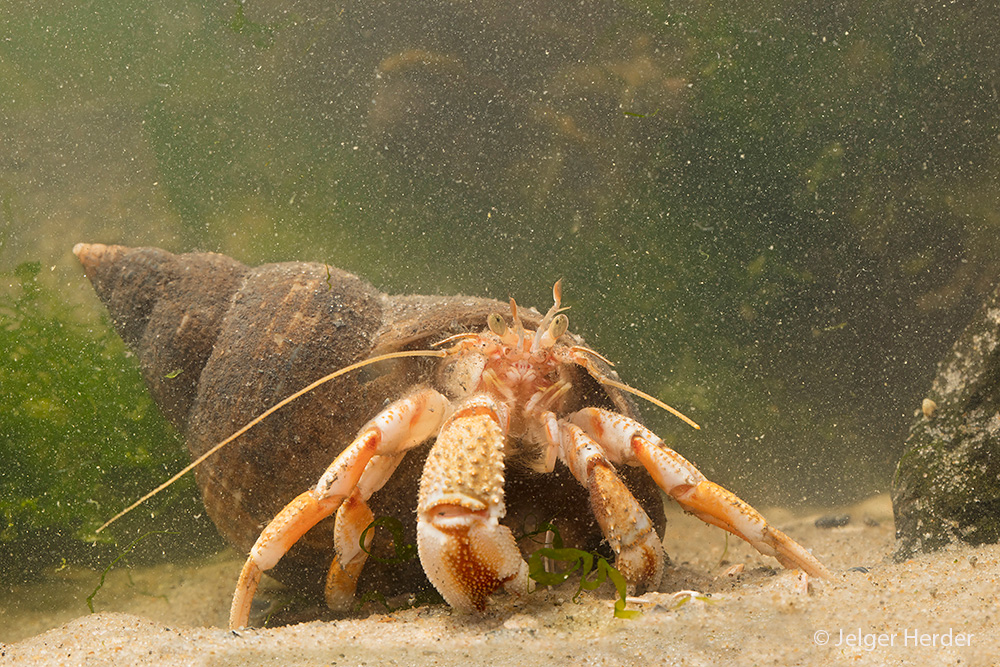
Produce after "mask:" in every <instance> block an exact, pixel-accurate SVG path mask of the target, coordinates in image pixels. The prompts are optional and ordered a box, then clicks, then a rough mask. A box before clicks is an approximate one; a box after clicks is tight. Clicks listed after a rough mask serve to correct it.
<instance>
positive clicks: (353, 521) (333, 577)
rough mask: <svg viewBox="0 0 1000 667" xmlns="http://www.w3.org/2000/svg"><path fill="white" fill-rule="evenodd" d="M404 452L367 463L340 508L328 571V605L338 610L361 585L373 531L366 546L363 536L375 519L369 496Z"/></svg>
mask: <svg viewBox="0 0 1000 667" xmlns="http://www.w3.org/2000/svg"><path fill="white" fill-rule="evenodd" d="M402 460H403V454H396V455H393V456H374V457H372V460H371V461H369V462H368V465H367V466H365V472H364V474H362V475H361V479H359V480H358V485H357V486H356V487H355V488H354V491H353V492H352V493H351V495H350V496H348V498H347V500H345V501H344V504H343V505H341V506H340V509H338V510H337V517H336V523H335V524H334V529H333V547H334V557H333V560H332V561H331V563H330V569H329V571H328V572H327V575H326V587H325V596H326V605H327V606H328V607H329V608H330V609H332V610H334V611H344V610H347V609H349V608H350V606H351V604H352V603H353V602H354V593H355V591H356V590H357V588H358V578H359V577H360V576H361V570H362V569H363V568H364V566H365V561H367V560H368V552H369V549H370V548H371V541H372V537H373V536H372V534H371V533H369V534H368V535H366V536H365V544H364V547H362V546H361V536H362V535H363V534H364V532H365V530H366V529H367V528H368V526H370V525H371V524H372V522H373V521H374V520H375V515H374V514H372V511H371V509H369V507H368V503H367V500H368V499H369V498H371V497H372V494H373V493H375V492H376V491H378V490H379V489H381V488H382V487H383V486H384V485H385V483H386V482H387V481H388V480H389V477H390V476H391V475H392V473H393V472H395V470H396V467H397V466H398V465H399V464H400V462H402Z"/></svg>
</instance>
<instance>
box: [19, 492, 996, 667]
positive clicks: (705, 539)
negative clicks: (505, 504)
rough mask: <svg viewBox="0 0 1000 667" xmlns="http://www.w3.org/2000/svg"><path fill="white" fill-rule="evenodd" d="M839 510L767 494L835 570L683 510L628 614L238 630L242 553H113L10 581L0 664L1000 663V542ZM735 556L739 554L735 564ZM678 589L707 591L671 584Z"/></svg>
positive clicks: (884, 512)
mask: <svg viewBox="0 0 1000 667" xmlns="http://www.w3.org/2000/svg"><path fill="white" fill-rule="evenodd" d="M836 513H837V514H849V515H850V516H851V520H850V522H849V523H847V525H845V526H842V527H837V528H828V529H821V528H817V527H816V526H815V525H814V521H815V519H816V518H817V517H816V516H815V515H814V516H809V517H796V516H794V515H792V514H789V513H787V512H783V511H781V510H771V511H769V512H765V515H766V516H768V518H769V520H771V521H772V523H774V524H775V525H777V526H778V527H780V528H781V529H783V530H785V531H786V532H787V533H789V534H790V535H791V536H792V537H793V538H795V539H796V540H798V541H799V542H801V543H802V544H803V545H805V546H807V547H808V548H810V549H812V550H813V552H814V553H815V554H816V555H817V556H818V557H819V558H820V560H822V561H824V562H825V563H826V564H827V565H828V566H829V567H830V568H831V570H833V571H834V573H835V577H834V579H833V580H832V581H817V580H815V579H813V580H811V581H809V582H804V581H803V580H802V578H801V577H799V576H798V575H797V574H796V573H794V572H788V571H776V570H775V569H774V565H775V563H774V561H773V560H771V559H768V558H765V557H762V556H760V555H758V554H756V552H754V551H753V550H752V549H750V548H749V547H747V546H746V545H744V544H742V543H737V542H738V541H737V540H734V539H729V540H728V543H727V540H726V539H725V538H724V537H723V533H722V532H721V531H718V530H717V529H714V528H710V527H707V526H704V525H702V524H701V523H700V522H698V521H697V520H694V519H692V518H690V517H687V516H684V515H682V514H680V513H671V514H670V515H669V517H668V519H669V520H668V524H667V539H666V540H665V546H666V548H667V550H668V553H669V554H670V555H671V557H672V558H673V561H674V563H675V567H672V568H668V571H667V572H666V574H665V576H664V578H663V582H662V584H661V587H660V590H661V592H660V593H653V594H647V595H645V596H643V598H642V600H644V602H633V603H632V604H630V607H631V608H642V609H643V613H642V615H641V616H639V617H638V618H635V619H631V620H621V619H616V618H614V616H613V613H612V611H613V610H612V604H611V599H612V596H613V591H612V590H611V589H610V588H608V589H601V590H599V591H598V592H597V593H595V594H593V595H591V594H585V595H584V596H583V597H582V598H581V601H580V602H573V601H572V596H573V592H574V590H575V589H574V588H562V589H559V590H554V591H539V592H536V593H534V594H532V595H530V596H527V597H526V598H523V599H521V600H515V599H513V598H510V597H508V596H498V598H497V604H496V605H495V606H494V607H493V608H492V609H491V610H490V611H489V612H488V613H487V614H486V615H484V616H482V617H473V616H469V615H464V614H458V613H454V612H452V611H451V610H449V609H448V608H447V607H444V606H441V605H434V606H425V607H419V608H416V609H408V610H405V611H398V612H394V613H379V612H377V611H374V609H375V608H374V606H373V605H372V606H371V608H372V610H373V611H372V612H371V613H370V615H368V616H366V617H363V618H362V617H358V618H351V619H347V620H339V621H328V622H321V621H312V622H305V623H299V624H295V625H286V626H283V627H276V628H252V629H247V630H241V631H239V632H238V633H233V632H230V631H228V630H226V629H224V628H225V624H226V616H227V614H228V608H229V596H230V595H231V592H232V587H233V585H234V582H235V579H236V576H237V574H238V571H239V568H240V565H241V561H242V559H241V558H239V557H238V556H237V555H236V554H233V553H228V554H224V555H222V556H219V557H217V558H215V559H213V560H212V561H211V562H208V563H202V564H199V565H198V566H197V567H186V566H181V565H166V566H160V567H158V568H149V569H133V570H125V571H112V572H111V574H110V575H109V578H108V581H107V582H106V584H105V587H104V588H102V589H101V591H99V593H98V595H97V596H95V598H94V603H95V607H96V609H97V610H98V613H96V614H88V613H87V607H86V603H85V599H86V597H87V595H88V594H89V592H90V591H91V590H93V588H94V586H95V581H96V579H97V575H95V574H94V573H92V572H76V573H72V572H71V573H62V575H63V576H62V578H61V579H59V580H58V581H59V582H61V583H59V584H57V586H56V589H55V591H56V592H53V589H52V586H53V584H52V583H51V582H50V583H49V584H48V586H49V588H48V589H47V592H45V593H44V594H43V593H42V592H40V591H41V589H38V588H35V587H32V586H23V587H18V588H16V589H11V590H7V591H3V592H0V604H2V605H3V606H2V608H0V640H3V641H8V642H14V643H8V644H0V665H112V664H113V665H164V666H167V665H213V666H214V665H220V666H221V665H289V666H291V665H337V666H353V665H414V666H423V665H441V666H452V665H454V666H459V665H461V666H463V667H469V666H475V665H489V666H490V667H498V666H501V665H519V666H527V665H546V666H549V665H568V666H569V665H574V666H575V665H581V666H582V665H594V666H606V665H607V666H612V665H629V666H631V665H636V666H639V665H642V666H644V667H645V666H659V665H691V666H702V665H706V666H713V667H715V666H718V665H961V666H963V667H966V666H972V667H979V666H983V667H986V666H989V665H1000V631H998V630H1000V627H998V625H1000V623H998V620H1000V583H998V578H1000V546H998V545H991V546H987V547H980V548H970V547H966V546H952V547H950V548H948V549H946V550H944V551H941V552H938V553H935V554H931V555H927V556H921V557H918V558H914V559H911V560H908V561H905V562H902V563H895V562H893V560H892V558H891V551H892V544H893V525H892V512H891V507H890V505H889V500H888V497H886V496H880V497H877V498H873V499H871V500H869V501H867V502H865V503H861V504H858V505H855V506H852V507H850V508H844V509H843V510H839V511H838V512H836ZM734 564H743V565H744V568H745V569H744V570H743V572H742V573H741V574H737V575H730V574H726V572H727V570H730V569H731V568H732V566H733V565H734ZM804 584H808V585H804ZM684 590H688V591H692V590H693V591H698V592H699V593H700V595H698V596H693V597H692V596H690V595H689V594H680V595H675V593H677V592H678V591H684ZM59 591H61V593H60V592H59ZM279 594H280V593H279V592H278V590H277V589H276V588H275V587H270V588H267V589H265V590H263V591H262V592H261V597H262V598H263V599H265V600H266V599H267V597H268V596H269V595H279ZM42 598H44V600H45V603H44V604H42V603H41V602H40V599H42ZM682 601H683V604H681V602H682ZM260 620H261V619H260V618H258V619H256V621H255V622H257V623H260Z"/></svg>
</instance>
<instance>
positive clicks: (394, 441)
mask: <svg viewBox="0 0 1000 667" xmlns="http://www.w3.org/2000/svg"><path fill="white" fill-rule="evenodd" d="M447 407H448V399H447V398H445V397H444V396H443V395H442V394H440V393H438V392H437V391H434V390H433V389H423V390H420V391H418V392H416V393H414V394H412V395H410V396H408V397H407V398H404V399H401V400H399V401H396V402H395V403H393V404H391V405H390V406H389V407H387V408H386V409H384V410H383V411H382V412H380V413H379V414H378V415H377V416H376V417H375V418H374V419H372V420H371V421H370V422H368V424H366V425H365V426H364V427H363V428H362V429H361V431H360V432H359V433H358V436H357V437H356V438H355V439H354V442H352V443H351V444H350V445H349V446H348V447H347V448H346V449H345V450H344V451H342V452H341V453H340V455H339V456H337V458H336V459H334V461H333V463H331V464H330V467H329V468H327V469H326V472H325V473H323V476H322V477H320V480H319V482H318V483H317V484H316V486H315V487H314V488H312V489H309V490H308V491H306V492H304V493H301V494H299V495H298V496H297V497H296V498H295V499H294V500H292V502H290V503H289V504H288V505H286V506H285V507H284V508H283V509H282V510H281V511H280V512H278V515H277V516H276V517H274V519H272V520H271V523H269V524H268V525H267V527H265V528H264V531H263V532H262V533H261V534H260V537H258V538H257V542H256V543H255V544H254V546H253V548H252V549H251V550H250V555H249V557H248V558H247V561H246V563H245V564H244V565H243V571H242V572H241V573H240V579H239V583H238V584H237V585H236V592H235V593H234V594H233V604H232V607H231V608H230V611H229V627H230V628H231V629H234V630H235V629H237V628H242V627H243V626H245V625H246V623H247V620H248V618H249V616H250V603H251V602H252V601H253V595H254V593H255V592H256V590H257V585H258V583H259V582H260V576H261V573H262V572H264V571H266V570H269V569H271V568H272V567H274V566H275V565H276V564H277V562H278V561H279V560H280V559H281V557H282V556H284V555H285V553H286V552H287V551H288V550H289V549H290V548H291V547H292V545H293V544H295V543H296V542H297V541H298V540H299V538H300V537H302V536H303V535H304V534H305V533H306V532H307V531H308V530H309V529H310V528H312V527H313V526H315V525H316V524H317V523H319V522H320V521H321V520H323V519H325V518H326V517H328V516H330V515H331V514H333V513H334V512H336V511H337V509H338V508H339V507H340V505H341V503H342V502H343V501H344V499H345V498H347V497H348V496H349V495H350V494H351V493H352V492H353V491H354V488H355V487H356V486H357V484H358V480H359V479H360V478H361V475H362V473H363V472H364V471H365V467H366V466H367V465H368V462H369V461H370V460H371V459H372V457H373V456H376V455H381V456H391V455H394V454H398V453H402V452H404V451H406V450H407V449H410V448H411V447H414V446H416V445H418V444H420V443H421V442H423V441H424V440H426V439H427V438H429V437H430V436H432V435H434V433H436V432H437V430H438V427H439V426H440V425H441V423H442V421H443V420H444V415H445V412H446V411H447Z"/></svg>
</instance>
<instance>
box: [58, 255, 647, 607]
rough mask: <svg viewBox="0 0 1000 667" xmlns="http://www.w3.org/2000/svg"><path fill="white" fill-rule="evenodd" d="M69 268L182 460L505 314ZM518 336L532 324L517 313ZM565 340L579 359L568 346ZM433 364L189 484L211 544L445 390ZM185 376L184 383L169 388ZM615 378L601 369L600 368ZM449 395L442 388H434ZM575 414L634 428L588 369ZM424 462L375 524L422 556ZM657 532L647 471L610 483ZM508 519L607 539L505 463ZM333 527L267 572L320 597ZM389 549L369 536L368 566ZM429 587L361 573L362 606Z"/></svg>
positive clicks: (302, 275) (234, 269)
mask: <svg viewBox="0 0 1000 667" xmlns="http://www.w3.org/2000/svg"><path fill="white" fill-rule="evenodd" d="M76 252H77V255H78V257H79V258H80V261H81V263H82V264H83V265H84V269H85V271H86V274H87V276H88V278H90V280H91V282H92V283H93V285H94V288H95V290H96V291H97V294H98V296H99V297H100V299H101V300H102V302H103V303H104V304H105V305H106V306H107V308H108V310H109V311H110V313H111V316H112V319H113V321H114V324H115V327H116V329H117V331H118V333H119V334H120V335H121V336H122V338H123V339H124V340H125V342H126V343H127V344H128V345H129V346H130V347H131V348H132V349H133V350H134V352H135V353H136V355H137V357H138V358H139V362H140V365H141V368H142V372H143V375H144V377H145V379H146V382H147V384H148V385H149V388H150V391H151V392H152V394H153V397H154V399H155V400H156V402H157V404H158V405H159V406H160V407H161V408H162V410H163V412H164V414H165V415H166V416H167V417H168V418H169V419H170V421H171V422H172V423H173V424H174V425H175V426H176V427H177V428H178V429H179V430H180V431H181V432H182V433H183V434H184V436H185V438H186V441H187V444H188V448H189V450H190V452H191V455H192V457H195V456H198V455H200V454H202V453H203V452H204V451H206V450H207V449H208V448H210V447H211V446H212V445H214V444H215V443H217V442H219V441H221V440H223V439H224V438H226V437H227V436H229V435H230V434H231V433H233V432H234V431H236V430H237V429H239V428H240V427H241V426H243V425H244V424H246V423H247V422H249V421H250V420H251V419H253V418H254V417H256V416H257V415H259V414H260V413H261V412H263V411H265V410H266V409H268V408H269V407H271V406H272V405H274V404H275V403H277V402H278V401H280V400H282V399H283V398H285V397H286V396H288V395H289V394H291V393H293V392H294V391H296V390H298V389H300V388H302V387H304V386H306V385H307V384H309V383H311V382H313V381H314V380H316V379H318V378H320V377H322V376H324V375H326V374H327V373H329V372H331V371H334V370H337V369H338V368H342V367H344V366H346V365H348V364H351V363H354V362H356V361H360V360H362V359H365V358H367V357H370V356H374V355H376V354H382V353H385V352H393V351H397V350H408V349H427V348H428V346H429V345H430V344H431V343H433V342H436V341H439V340H442V339H444V338H446V337H448V336H450V335H453V334H455V333H461V332H466V331H479V330H482V329H483V328H484V327H485V322H486V318H487V316H488V314H489V313H491V312H498V313H501V314H503V315H504V316H505V317H508V319H509V310H510V309H509V306H508V304H505V303H502V302H499V301H495V300H492V299H482V298H474V297H463V296H455V297H430V296H389V295H386V294H383V293H381V292H379V291H378V290H377V289H375V288H374V287H372V286H371V285H369V284H368V283H366V282H365V281H363V280H361V279H359V278H357V277H356V276H354V275H351V274H350V273H347V272H345V271H341V270H338V269H335V268H332V267H328V266H326V265H324V264H318V263H304V262H288V263H280V264H266V265H263V266H259V267H256V268H248V267H246V266H244V265H243V264H241V263H239V262H237V261H236V260H233V259H230V258H228V257H225V256H223V255H218V254H213V253H190V254H183V255H174V254H171V253H168V252H166V251H164V250H159V249H156V248H125V247H122V246H103V245H100V244H92V245H81V246H78V247H77V249H76ZM521 315H522V318H523V319H524V320H525V324H526V325H528V326H532V325H534V324H537V322H538V320H539V319H540V318H539V315H538V313H537V312H535V311H530V310H521ZM568 336H569V339H571V340H573V341H574V342H576V343H578V344H581V343H582V340H580V339H579V338H578V337H575V336H573V335H571V334H568ZM441 364H442V362H441V361H440V360H438V359H426V358H424V359H418V358H413V359H401V360H393V361H385V362H380V363H378V364H374V365H372V366H368V367H365V368H363V369H361V370H358V371H355V372H353V373H350V374H347V375H345V376H342V377H341V378H338V379H336V380H334V381H332V382H329V383H327V384H326V385H323V386H322V387H320V388H318V389H317V390H315V391H313V392H312V393H310V394H308V395H306V396H303V397H302V398H299V399H298V400H296V401H295V402H293V403H291V404H289V405H288V406H286V407H284V408H282V409H281V410H279V411H278V412H276V413H274V414H273V415H271V416H270V417H268V418H267V419H266V420H264V421H263V422H262V423H260V424H258V425H257V426H255V427H254V428H252V429H251V430H250V431H249V432H247V433H246V434H245V435H243V436H241V437H240V438H239V439H237V440H236V441H234V442H233V443H231V444H230V445H228V446H227V447H225V448H223V449H222V450H221V451H220V452H218V453H217V454H215V455H213V456H212V457H211V458H210V459H208V460H207V461H206V462H205V463H203V464H202V465H201V466H200V467H199V468H197V470H196V477H197V481H198V486H199V488H200V490H201V493H202V497H203V500H204V502H205V507H206V509H207V511H208V513H209V515H210V516H211V517H212V520H213V521H214V522H215V525H216V526H217V527H218V529H219V532H220V533H221V534H222V535H223V536H224V537H225V538H226V539H228V540H229V541H230V542H232V544H234V545H235V546H236V547H237V548H238V549H240V550H241V551H244V552H247V551H249V549H250V547H251V546H252V545H253V543H254V541H255V540H256V538H257V535H258V534H259V533H260V531H261V529H262V528H263V527H264V526H265V525H266V524H267V523H268V522H269V521H270V520H271V519H272V518H273V517H274V515H275V514H277V512H278V511H279V510H280V509H281V508H282V507H283V506H284V505H285V504H286V503H287V502H288V501H289V500H291V499H292V498H294V497H295V496H296V495H297V494H299V493H300V492H302V491H303V490H305V489H307V488H309V487H310V486H312V485H314V484H315V483H316V481H317V479H318V478H319V476H320V474H321V473H322V471H323V470H325V469H326V467H327V466H328V465H329V464H330V462H331V461H333V459H334V458H335V457H336V455H337V454H338V453H339V452H340V451H341V450H342V449H343V448H344V447H346V446H347V445H348V444H349V443H350V442H351V440H352V439H353V437H354V435H355V434H356V433H357V431H358V429H359V428H360V427H361V426H362V425H363V424H364V423H365V422H366V421H368V420H369V419H370V418H371V417H373V416H374V415H375V414H377V413H378V411H379V410H380V409H381V408H382V407H383V406H384V405H385V404H386V403H387V402H388V401H391V400H394V399H396V398H399V397H401V396H404V395H406V394H407V393H409V392H410V391H412V389H413V388H414V387H415V386H418V385H431V386H436V387H438V388H439V389H442V388H441V386H440V384H441V383H440V382H439V377H438V376H439V370H440V366H441ZM177 371H180V373H177ZM605 371H606V372H608V374H610V375H612V376H613V377H614V374H613V373H612V372H611V371H610V369H605ZM442 391H443V389H442ZM570 404H571V405H570V406H569V407H570V408H571V409H575V408H578V407H583V406H586V405H600V406H605V407H609V408H613V409H615V410H617V411H619V412H625V413H628V414H631V413H632V406H631V404H630V402H629V401H628V400H627V399H626V398H625V397H624V396H623V395H621V394H620V393H619V392H617V391H616V390H609V389H606V388H604V387H602V386H601V385H599V384H598V383H597V382H595V381H594V380H593V378H591V377H590V376H589V375H588V374H587V373H586V372H585V371H583V370H582V369H576V375H575V377H574V378H573V396H572V400H571V401H570ZM428 451H429V448H428V447H426V446H425V447H420V448H417V449H416V450H414V451H413V452H411V453H410V454H408V455H407V457H406V459H405V460H404V462H403V464H402V465H400V467H399V469H398V470H397V471H396V473H395V474H394V475H393V476H392V478H390V480H389V482H388V483H387V484H386V486H385V487H384V488H383V489H381V490H380V491H379V492H377V493H376V494H375V495H374V496H373V497H372V499H371V501H370V503H369V504H370V505H371V508H372V511H373V512H374V514H375V516H376V517H381V516H392V517H395V518H397V519H399V520H400V521H401V522H402V524H403V526H404V529H405V534H406V539H407V540H408V542H409V543H411V544H412V543H415V541H416V517H415V510H416V507H417V487H418V482H419V477H420V472H421V470H422V467H423V463H424V460H425V459H426V457H427V452H428ZM620 472H621V473H622V475H623V477H625V479H626V483H627V484H628V485H629V487H630V488H631V489H632V490H633V492H634V493H635V494H636V496H637V498H639V500H640V502H641V503H642V504H643V506H644V507H645V508H646V511H647V512H648V513H649V515H650V517H651V518H652V519H653V521H654V522H655V523H656V525H657V527H658V528H662V524H663V512H662V506H661V503H660V497H659V493H658V491H657V489H656V487H655V485H654V484H653V483H652V481H651V480H650V479H649V477H648V476H647V475H646V474H645V473H644V472H643V471H641V470H638V469H634V468H627V469H622V470H620ZM506 478H507V482H506V485H505V493H506V504H507V518H506V520H505V523H506V524H507V525H508V526H510V527H511V529H512V530H513V531H514V534H515V535H520V534H521V533H523V532H524V527H525V526H527V527H531V526H532V525H534V523H536V522H537V521H539V520H552V521H554V522H555V523H556V525H558V526H559V528H560V531H561V533H562V535H563V537H564V538H565V539H566V541H567V544H570V545H573V544H575V545H577V546H579V547H581V548H587V549H593V548H596V547H598V546H599V545H600V543H601V541H602V537H601V534H600V530H599V528H598V527H597V524H596V522H595V521H594V520H593V517H592V516H591V514H590V511H589V509H588V499H587V494H586V492H585V490H584V489H583V487H582V486H581V485H580V484H579V483H578V482H577V481H576V480H575V479H573V477H572V476H571V475H570V474H569V472H568V471H567V470H566V468H565V467H564V466H562V465H557V468H556V471H555V472H554V473H552V474H549V475H541V474H537V473H533V472H531V471H529V470H528V469H527V468H526V467H525V466H524V465H518V462H517V461H516V460H514V461H510V462H508V465H507V469H506ZM332 533H333V520H332V518H330V519H327V520H325V521H323V522H321V523H320V524H319V525H317V526H316V527H315V528H313V529H312V530H311V531H309V533H307V534H306V535H305V536H304V537H303V538H302V540H300V541H299V543H298V544H297V545H296V546H295V547H293V548H292V550H291V551H290V552H289V553H288V554H287V555H286V556H285V557H284V558H283V559H282V560H281V562H280V563H279V564H278V566H277V567H276V568H275V569H274V570H272V571H270V572H269V574H272V575H273V576H275V577H276V578H277V579H279V580H281V581H283V582H284V583H286V584H288V585H292V586H295V587H297V588H299V589H301V590H302V591H304V592H306V593H307V594H315V595H320V594H321V592H322V582H323V579H324V577H325V575H326V570H327V568H328V566H329V563H330V559H331V557H332V549H333V548H332V544H333V540H332ZM381 542H389V538H387V537H386V538H384V540H383V538H382V537H381V536H377V537H376V547H375V550H376V553H378V550H379V549H385V548H387V544H381V545H380V544H379V543H381ZM426 587H429V584H428V583H427V581H426V578H425V577H424V575H423V572H422V571H421V569H420V564H419V562H418V560H417V559H413V560H412V561H409V562H406V563H403V564H399V563H396V564H389V565H387V564H382V563H380V562H378V561H376V560H374V559H369V561H368V564H367V565H366V566H365V570H364V573H363V575H362V578H361V581H360V583H359V587H358V591H359V593H364V592H365V591H368V590H377V591H379V592H381V593H383V594H385V595H392V594H396V593H401V592H414V591H417V590H421V589H423V588H426Z"/></svg>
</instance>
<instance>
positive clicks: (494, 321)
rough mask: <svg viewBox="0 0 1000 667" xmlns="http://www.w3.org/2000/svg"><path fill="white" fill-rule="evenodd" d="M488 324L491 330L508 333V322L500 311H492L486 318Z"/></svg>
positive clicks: (497, 332)
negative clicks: (501, 315)
mask: <svg viewBox="0 0 1000 667" xmlns="http://www.w3.org/2000/svg"><path fill="white" fill-rule="evenodd" d="M486 324H487V326H489V328H490V331H492V332H493V333H495V334H496V335H498V336H503V335H504V334H505V333H507V323H506V322H504V319H503V318H502V317H500V313H490V315H489V317H487V318H486ZM553 324H554V323H553Z"/></svg>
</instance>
